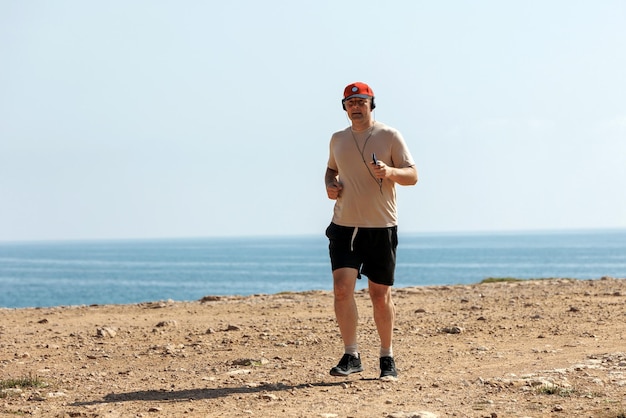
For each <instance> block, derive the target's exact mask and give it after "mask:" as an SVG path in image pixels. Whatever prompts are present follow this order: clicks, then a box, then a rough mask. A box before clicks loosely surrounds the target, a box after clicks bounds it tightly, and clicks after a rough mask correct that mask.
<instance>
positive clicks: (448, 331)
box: [441, 326, 465, 334]
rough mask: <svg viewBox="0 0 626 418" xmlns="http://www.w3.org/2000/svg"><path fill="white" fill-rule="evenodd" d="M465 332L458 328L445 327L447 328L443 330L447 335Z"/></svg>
mask: <svg viewBox="0 0 626 418" xmlns="http://www.w3.org/2000/svg"><path fill="white" fill-rule="evenodd" d="M463 331H465V330H464V329H463V328H461V327H457V326H453V327H445V328H442V329H441V332H443V333H445V334H460V333H462V332H463Z"/></svg>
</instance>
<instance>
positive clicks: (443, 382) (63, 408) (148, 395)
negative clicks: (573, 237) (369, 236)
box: [0, 278, 626, 418]
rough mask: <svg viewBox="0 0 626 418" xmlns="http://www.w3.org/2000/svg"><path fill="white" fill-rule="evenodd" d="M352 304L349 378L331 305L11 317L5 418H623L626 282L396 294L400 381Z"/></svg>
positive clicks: (363, 300)
mask: <svg viewBox="0 0 626 418" xmlns="http://www.w3.org/2000/svg"><path fill="white" fill-rule="evenodd" d="M357 300H358V303H359V309H360V315H361V320H360V321H361V322H360V323H361V325H360V328H359V336H360V337H359V338H360V348H361V352H362V358H363V363H364V367H365V370H364V372H363V373H361V374H358V375H351V376H349V377H348V378H337V377H332V376H330V375H329V373H328V372H329V370H330V368H331V367H332V366H334V365H335V364H336V363H337V361H338V359H339V358H340V357H341V354H342V352H343V350H342V344H341V340H340V337H339V334H338V331H337V326H336V323H335V320H334V314H333V311H332V294H331V293H329V292H305V293H284V294H276V295H255V296H250V297H206V298H204V300H203V301H195V302H172V301H166V302H154V303H144V304H136V305H110V306H80V307H56V308H45V309H0V380H1V382H2V384H3V386H4V387H5V388H4V389H2V392H1V393H0V416H46V417H48V416H50V417H159V416H163V417H179V416H184V417H207V416H210V417H213V416H215V417H283V416H284V417H327V418H328V417H419V416H421V417H424V418H426V417H429V418H430V417H489V418H495V417H612V418H616V417H620V418H622V417H625V416H626V280H625V279H610V278H603V279H598V280H584V281H582V280H566V279H551V280H533V281H523V282H506V283H505V282H499V283H483V284H476V285H469V286H461V285H459V286H437V287H411V288H402V289H395V290H394V300H395V303H396V307H397V313H398V317H397V326H396V340H395V344H394V351H395V355H396V361H397V365H398V371H399V374H400V379H399V380H398V381H397V382H382V381H380V380H378V379H377V376H378V373H379V371H378V358H377V357H378V338H377V335H376V331H375V327H374V324H373V319H372V313H371V306H370V304H369V298H368V296H367V294H366V293H364V292H359V293H358V294H357ZM35 378H37V380H39V381H41V383H43V385H42V386H40V387H21V388H19V387H8V388H6V386H11V385H9V384H8V383H11V380H17V379H26V380H28V379H32V380H34V379H35Z"/></svg>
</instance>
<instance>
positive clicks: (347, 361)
mask: <svg viewBox="0 0 626 418" xmlns="http://www.w3.org/2000/svg"><path fill="white" fill-rule="evenodd" d="M362 371H363V365H362V364H361V358H360V356H359V357H356V356H353V355H352V354H344V355H343V357H341V360H339V364H337V365H336V366H335V367H333V368H332V369H330V374H331V376H348V375H349V374H352V373H360V372H362Z"/></svg>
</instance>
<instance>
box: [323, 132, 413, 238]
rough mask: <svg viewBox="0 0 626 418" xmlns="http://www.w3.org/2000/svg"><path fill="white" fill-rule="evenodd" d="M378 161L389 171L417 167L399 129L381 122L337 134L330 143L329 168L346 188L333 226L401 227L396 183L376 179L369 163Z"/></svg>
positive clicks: (336, 209)
mask: <svg viewBox="0 0 626 418" xmlns="http://www.w3.org/2000/svg"><path fill="white" fill-rule="evenodd" d="M372 153H375V154H376V159H377V160H379V161H382V162H384V163H385V164H387V165H388V166H390V167H398V168H404V167H410V166H413V165H415V163H414V161H413V157H412V156H411V153H410V152H409V149H408V147H407V145H406V143H405V142H404V138H402V135H401V134H400V132H398V131H397V130H396V129H394V128H392V127H390V126H387V125H385V124H383V123H380V122H374V126H373V127H372V128H371V130H370V129H368V130H366V131H363V132H353V131H352V128H351V127H348V128H347V129H344V130H343V131H339V132H335V133H334V134H333V136H332V137H331V139H330V153H329V157H328V168H330V169H332V170H335V171H337V172H338V173H339V181H340V182H341V183H342V184H343V190H342V192H341V196H340V197H339V198H338V199H337V200H336V202H335V209H334V213H333V222H334V223H336V224H337V225H342V226H356V227H363V228H382V227H389V226H395V225H397V224H398V215H397V208H396V189H395V182H393V181H391V180H388V179H385V180H383V181H382V183H381V182H380V180H378V179H376V178H375V177H374V174H373V173H372V171H371V166H370V162H371V161H372Z"/></svg>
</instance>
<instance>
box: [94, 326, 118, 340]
mask: <svg viewBox="0 0 626 418" xmlns="http://www.w3.org/2000/svg"><path fill="white" fill-rule="evenodd" d="M96 335H97V336H98V337H102V338H104V337H108V338H114V337H115V336H116V335H117V331H116V330H115V328H112V327H102V328H98V329H97V331H96Z"/></svg>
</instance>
